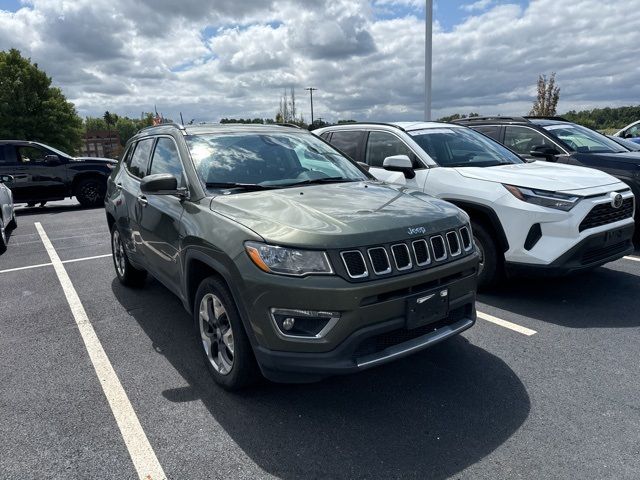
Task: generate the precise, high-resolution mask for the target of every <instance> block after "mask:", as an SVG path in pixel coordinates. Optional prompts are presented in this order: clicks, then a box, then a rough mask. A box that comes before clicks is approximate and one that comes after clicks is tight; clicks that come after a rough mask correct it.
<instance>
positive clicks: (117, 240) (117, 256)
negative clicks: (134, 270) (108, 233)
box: [111, 229, 127, 277]
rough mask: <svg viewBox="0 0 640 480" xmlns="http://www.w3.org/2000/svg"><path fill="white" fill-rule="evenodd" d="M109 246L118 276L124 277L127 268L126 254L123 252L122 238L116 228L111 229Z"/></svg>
mask: <svg viewBox="0 0 640 480" xmlns="http://www.w3.org/2000/svg"><path fill="white" fill-rule="evenodd" d="M111 248H112V249H113V260H114V263H115V266H116V270H117V271H118V275H119V276H120V277H124V274H125V271H126V268H127V264H126V256H125V253H124V245H123V243H122V238H121V237H120V232H119V231H118V230H117V229H114V230H113V237H112V245H111Z"/></svg>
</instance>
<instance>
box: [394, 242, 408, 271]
mask: <svg viewBox="0 0 640 480" xmlns="http://www.w3.org/2000/svg"><path fill="white" fill-rule="evenodd" d="M391 253H392V255H393V261H394V262H395V264H396V269H398V271H399V272H402V271H404V270H409V269H411V268H412V267H413V262H411V253H410V252H409V247H407V244H406V243H397V244H395V245H392V246H391ZM403 255H406V262H405V259H403V258H400V262H399V261H398V257H402V256H403Z"/></svg>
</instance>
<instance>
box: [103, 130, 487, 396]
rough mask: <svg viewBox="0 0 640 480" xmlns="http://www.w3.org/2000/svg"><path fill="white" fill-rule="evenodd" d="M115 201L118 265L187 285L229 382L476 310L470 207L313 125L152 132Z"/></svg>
mask: <svg viewBox="0 0 640 480" xmlns="http://www.w3.org/2000/svg"><path fill="white" fill-rule="evenodd" d="M105 203H106V213H107V221H108V223H109V227H110V230H111V240H112V242H111V243H112V247H113V258H114V265H115V270H116V273H117V276H118V278H119V279H120V281H121V282H122V283H124V284H126V285H131V286H140V285H141V283H142V282H143V281H144V279H145V276H146V273H147V272H149V273H151V274H152V275H153V276H154V277H155V278H157V279H158V280H159V281H161V282H162V283H163V284H164V285H165V286H166V287H167V288H168V289H169V290H171V291H172V292H174V293H175V294H176V295H178V296H179V297H180V299H181V300H182V302H183V304H184V307H185V308H186V309H187V310H188V311H190V312H192V314H193V319H194V329H195V333H196V335H197V338H198V340H199V342H200V343H201V344H202V349H201V351H202V354H203V356H204V359H205V362H206V365H207V366H208V368H209V370H210V372H211V374H212V375H213V377H214V379H215V380H216V381H217V382H218V383H219V384H221V385H222V386H224V387H226V388H238V387H241V386H243V385H246V384H247V383H249V382H251V380H252V379H254V378H256V375H257V374H258V373H259V372H261V373H262V374H263V375H264V376H266V377H267V378H269V379H272V380H275V381H292V382H304V381H313V380H317V379H320V378H323V377H326V376H329V375H332V374H340V373H348V372H356V371H359V370H363V369H365V368H369V367H372V366H375V365H380V364H382V363H385V362H388V361H391V360H393V359H396V358H400V357H403V356H406V355H409V354H411V353H413V352H417V351H419V350H421V349H424V348H426V347H428V346H430V345H433V344H435V343H437V342H439V341H441V340H444V339H446V338H449V337H451V336H453V335H455V334H457V333H460V332H462V331H463V330H466V329H467V328H469V327H471V326H472V325H473V323H474V321H475V308H474V302H475V289H476V275H477V266H478V255H477V253H476V251H475V248H474V245H473V242H472V240H471V239H472V232H471V230H470V226H469V218H468V216H467V215H466V214H465V213H464V212H462V211H461V210H459V209H458V208H456V207H455V206H453V205H451V204H449V203H447V202H444V201H441V200H436V199H434V198H432V197H429V196H428V195H425V194H423V193H420V192H417V191H413V190H408V189H404V188H401V187H396V186H391V185H386V184H384V183H381V182H378V181H376V180H374V179H373V178H372V177H371V176H370V175H369V174H368V173H367V172H366V171H364V170H363V169H362V168H361V167H360V166H358V165H357V164H356V163H354V162H352V161H351V160H349V159H347V158H345V157H344V156H343V155H342V154H340V153H339V152H338V151H336V150H335V149H334V148H333V147H331V146H330V145H328V144H326V143H325V142H323V141H322V140H320V139H318V138H317V137H315V136H314V135H312V134H310V133H308V132H306V131H303V130H300V129H296V128H291V127H285V126H260V125H251V126H238V125H200V126H187V127H184V126H181V125H162V126H158V127H152V128H149V129H146V130H143V131H141V132H140V133H138V135H136V136H135V137H134V138H133V139H131V141H130V142H129V144H128V145H127V147H126V150H125V153H124V155H123V158H122V159H121V161H120V162H119V164H118V166H117V167H116V168H115V170H114V171H113V173H112V175H111V177H110V178H109V181H108V186H107V197H106V202H105Z"/></svg>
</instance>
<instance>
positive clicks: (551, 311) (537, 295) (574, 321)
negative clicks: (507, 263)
mask: <svg viewBox="0 0 640 480" xmlns="http://www.w3.org/2000/svg"><path fill="white" fill-rule="evenodd" d="M478 301H480V302H482V303H484V304H486V305H491V306H493V307H496V308H500V309H503V310H506V311H508V312H511V313H515V314H518V315H523V316H525V317H530V318H535V319H538V320H540V321H543V322H551V323H554V324H556V325H561V326H563V327H570V328H625V327H638V326H640V315H633V314H630V312H639V311H640V281H639V279H638V275H633V274H630V273H626V272H622V271H619V270H613V269H609V268H598V269H596V270H593V271H592V272H587V273H583V274H581V275H575V276H569V277H560V278H545V279H526V278H525V279H513V280H511V281H510V282H509V284H508V285H505V286H503V287H501V288H499V289H497V290H496V291H495V292H491V294H482V295H479V296H478Z"/></svg>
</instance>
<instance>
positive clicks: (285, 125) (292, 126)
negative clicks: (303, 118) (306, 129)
mask: <svg viewBox="0 0 640 480" xmlns="http://www.w3.org/2000/svg"><path fill="white" fill-rule="evenodd" d="M256 125H268V124H264V123H258V124H256ZM271 125H278V126H279V127H289V128H297V129H300V130H302V127H301V126H300V125H296V124H295V123H272V124H271Z"/></svg>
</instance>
